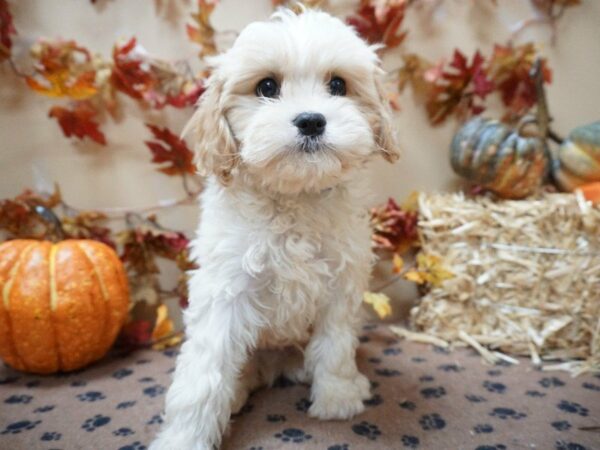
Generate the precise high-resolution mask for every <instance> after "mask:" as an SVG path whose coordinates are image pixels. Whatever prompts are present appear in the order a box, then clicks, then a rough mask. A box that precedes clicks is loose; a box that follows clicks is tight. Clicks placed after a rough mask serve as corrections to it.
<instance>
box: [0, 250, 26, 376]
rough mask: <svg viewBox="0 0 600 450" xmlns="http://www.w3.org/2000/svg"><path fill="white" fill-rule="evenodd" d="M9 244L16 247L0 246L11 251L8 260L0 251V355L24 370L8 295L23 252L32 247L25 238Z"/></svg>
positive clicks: (23, 255) (23, 257)
mask: <svg viewBox="0 0 600 450" xmlns="http://www.w3.org/2000/svg"><path fill="white" fill-rule="evenodd" d="M11 244H13V245H14V246H16V248H13V245H10V246H9V245H3V246H1V247H0V249H1V250H4V251H10V250H12V251H13V254H12V255H10V254H9V259H8V260H5V259H4V258H5V254H4V253H2V252H0V256H2V258H1V261H0V293H1V294H2V302H1V303H2V314H1V316H0V320H2V322H4V323H3V324H2V323H1V322H0V325H3V326H2V327H1V328H2V331H4V333H3V334H4V336H1V335H0V337H1V344H0V356H2V358H4V359H6V361H7V362H8V363H9V364H11V365H12V366H13V367H15V368H17V369H19V370H26V366H25V363H24V362H23V359H22V358H21V357H20V356H19V352H18V351H17V348H16V346H15V340H14V333H13V324H12V320H11V317H10V309H9V308H10V301H9V297H10V291H11V288H12V282H13V280H14V277H15V276H16V272H17V270H18V266H19V265H20V264H22V262H23V260H24V259H25V254H26V253H27V252H28V251H29V250H30V249H31V248H32V247H33V244H32V243H31V242H29V241H25V240H21V241H17V242H13V243H11ZM7 249H8V250H7ZM11 257H12V258H11ZM15 260H16V261H15ZM3 269H4V270H3ZM3 278H4V280H3Z"/></svg>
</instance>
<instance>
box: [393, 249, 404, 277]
mask: <svg viewBox="0 0 600 450" xmlns="http://www.w3.org/2000/svg"><path fill="white" fill-rule="evenodd" d="M393 263H394V268H393V271H394V273H400V272H402V269H404V260H403V259H402V256H400V255H399V254H398V253H394V259H393Z"/></svg>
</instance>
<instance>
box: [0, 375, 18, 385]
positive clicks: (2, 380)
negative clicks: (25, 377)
mask: <svg viewBox="0 0 600 450" xmlns="http://www.w3.org/2000/svg"><path fill="white" fill-rule="evenodd" d="M19 379H20V377H17V376H12V377H4V378H0V385H3V384H13V383H14V382H16V381H19Z"/></svg>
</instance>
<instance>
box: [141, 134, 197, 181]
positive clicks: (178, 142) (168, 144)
mask: <svg viewBox="0 0 600 450" xmlns="http://www.w3.org/2000/svg"><path fill="white" fill-rule="evenodd" d="M146 126H147V127H148V128H149V129H150V131H151V132H152V134H153V135H154V138H155V139H156V140H154V141H146V142H145V144H146V145H147V146H148V148H149V149H150V151H151V152H152V155H153V157H152V162H153V163H157V164H161V163H167V165H166V166H163V167H161V168H160V169H158V170H159V171H161V172H162V173H164V174H167V175H184V174H193V173H194V172H195V171H196V168H195V166H194V153H193V152H192V151H191V150H190V149H189V148H188V146H187V144H186V143H185V142H184V141H183V140H182V139H180V138H179V137H178V136H177V135H175V134H173V133H172V132H171V131H169V129H168V128H159V127H157V126H155V125H150V124H146ZM163 144H165V145H163Z"/></svg>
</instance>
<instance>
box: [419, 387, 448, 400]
mask: <svg viewBox="0 0 600 450" xmlns="http://www.w3.org/2000/svg"><path fill="white" fill-rule="evenodd" d="M421 395H422V396H423V398H440V397H443V396H444V395H446V389H444V387H443V386H438V387H429V388H425V389H421Z"/></svg>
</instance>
